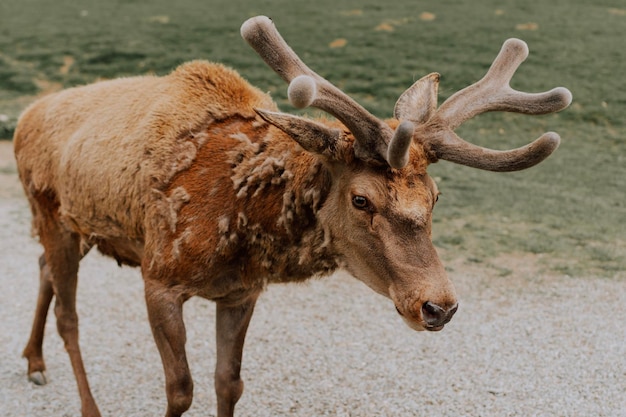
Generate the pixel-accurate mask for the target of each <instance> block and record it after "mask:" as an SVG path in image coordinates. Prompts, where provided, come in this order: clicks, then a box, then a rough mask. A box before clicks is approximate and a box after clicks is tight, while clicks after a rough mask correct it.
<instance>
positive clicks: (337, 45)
mask: <svg viewBox="0 0 626 417" xmlns="http://www.w3.org/2000/svg"><path fill="white" fill-rule="evenodd" d="M347 43H348V41H347V40H346V39H344V38H339V39H335V40H334V41H332V42H331V43H329V44H328V46H329V47H331V48H333V49H334V48H343V47H344V46H346V44H347Z"/></svg>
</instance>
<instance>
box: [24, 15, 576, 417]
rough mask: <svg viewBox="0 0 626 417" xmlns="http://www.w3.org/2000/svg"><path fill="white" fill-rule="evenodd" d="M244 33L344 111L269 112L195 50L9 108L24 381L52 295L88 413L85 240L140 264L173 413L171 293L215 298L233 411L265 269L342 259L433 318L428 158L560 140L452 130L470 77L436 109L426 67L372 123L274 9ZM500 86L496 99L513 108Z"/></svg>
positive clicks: (302, 101) (185, 379) (222, 369)
mask: <svg viewBox="0 0 626 417" xmlns="http://www.w3.org/2000/svg"><path fill="white" fill-rule="evenodd" d="M242 32H243V33H244V37H246V39H247V40H248V41H249V42H251V43H252V45H253V46H254V47H255V48H256V49H257V50H259V51H261V53H262V55H265V56H264V57H265V58H267V59H268V63H270V65H271V66H272V67H273V68H274V69H275V70H277V72H278V73H279V74H281V76H283V77H284V78H285V79H287V80H289V79H291V78H294V77H295V78H297V79H298V77H297V76H299V75H300V74H301V73H304V74H305V78H299V80H300V82H298V81H296V87H294V88H292V89H291V93H290V94H292V95H293V94H295V96H296V99H297V100H296V101H297V103H298V104H299V105H306V104H311V105H313V106H317V107H319V108H322V109H324V110H326V111H329V112H330V113H331V114H335V115H336V116H337V117H338V119H339V120H341V123H339V122H336V121H329V120H325V119H321V120H315V121H313V120H309V119H306V118H301V117H296V116H291V115H287V114H284V113H277V107H276V105H275V104H274V102H273V101H272V100H271V99H270V97H269V96H268V95H266V94H264V93H262V92H260V91H259V90H258V89H256V88H254V87H252V86H251V85H249V84H248V83H247V82H246V81H244V80H243V79H242V78H241V77H240V76H239V75H238V74H237V73H236V72H234V71H233V70H230V69H228V68H225V67H224V66H222V65H219V64H211V63H208V62H203V61H194V62H190V63H187V64H184V65H181V66H180V67H179V68H177V69H176V70H175V71H173V72H172V73H171V74H169V75H167V76H164V77H155V76H145V77H134V78H124V79H118V80H112V81H104V82H100V83H96V84H92V85H88V86H84V87H77V88H72V89H69V90H65V91H62V92H59V93H56V94H52V95H50V96H47V97H45V98H43V99H41V100H39V101H37V102H35V103H34V104H33V105H31V106H30V107H29V108H28V109H27V110H26V111H25V112H24V114H23V115H22V117H21V118H20V121H19V123H18V126H17V129H16V132H15V138H14V145H15V155H16V158H17V162H18V171H19V175H20V178H21V180H22V183H23V185H24V189H25V191H26V195H27V197H28V199H29V202H30V205H31V208H32V213H33V231H34V233H35V234H36V235H38V236H39V239H40V242H41V244H42V245H43V247H44V255H43V256H42V257H41V258H40V288H39V298H38V302H37V308H36V312H35V320H34V323H33V328H32V332H31V336H30V339H29V341H28V343H27V346H26V348H25V350H24V356H25V357H26V358H27V359H28V373H29V377H30V379H31V380H32V381H33V382H35V383H38V384H43V383H45V382H46V379H45V375H44V370H45V363H44V360H43V355H42V342H43V329H44V325H45V320H46V315H47V312H48V308H49V305H50V303H51V301H52V299H53V297H56V302H55V309H54V312H55V314H56V318H57V328H58V331H59V334H60V335H61V337H62V338H63V340H64V343H65V346H66V349H67V351H68V354H69V357H70V361H71V364H72V367H73V370H74V374H75V376H76V380H77V384H78V389H79V394H80V397H81V404H82V414H83V416H84V417H98V416H100V413H99V411H98V408H97V406H96V404H95V401H94V399H93V397H92V395H91V392H90V390H89V384H88V382H87V376H86V372H85V369H84V366H83V363H82V357H81V354H80V349H79V344H78V318H77V315H76V310H75V296H76V283H77V272H78V264H79V262H80V260H81V258H82V257H83V256H84V255H85V254H86V253H87V252H88V251H89V250H90V249H91V248H92V247H93V246H97V248H98V249H99V250H100V251H101V252H102V253H103V254H105V255H108V256H111V257H113V258H115V259H116V260H117V262H118V263H119V264H128V265H131V266H141V271H142V275H143V278H144V282H145V299H146V305H147V310H148V317H149V320H150V324H151V327H152V331H153V335H154V339H155V342H156V344H157V347H158V349H159V352H160V354H161V359H162V362H163V366H164V372H165V382H166V394H167V411H166V416H169V417H173V416H180V415H182V413H184V412H185V411H186V410H187V409H188V408H189V407H190V405H191V400H192V396H193V392H192V391H193V382H192V380H191V375H190V372H189V369H188V365H187V360H186V354H185V327H184V323H183V315H182V306H183V303H184V302H185V301H186V300H187V299H189V298H190V297H192V296H201V297H204V298H207V299H210V300H214V301H215V302H216V305H217V315H216V329H217V331H216V339H217V359H216V363H217V365H216V370H215V390H216V393H217V402H218V404H217V405H218V416H219V417H228V416H232V415H233V413H234V406H235V404H236V402H237V400H238V399H239V397H240V396H241V394H242V391H243V383H242V381H241V379H240V375H239V374H240V368H241V356H242V349H243V342H244V338H245V334H246V330H247V326H248V324H249V322H250V318H251V316H252V313H253V311H254V305H255V302H256V299H257V298H258V296H259V294H260V293H261V292H262V290H263V289H264V288H265V286H266V285H267V284H268V283H272V282H288V281H296V282H297V281H302V280H304V279H307V278H309V277H312V276H322V275H328V274H330V273H331V272H333V271H334V270H336V269H337V268H344V269H346V270H347V271H349V272H350V273H351V274H352V275H354V276H355V277H356V278H358V279H359V280H361V281H363V282H364V283H365V284H367V285H369V286H370V287H371V288H372V289H373V290H374V291H376V292H378V293H380V294H382V295H384V296H386V297H389V298H391V300H392V301H393V302H394V304H395V307H396V309H397V311H398V313H399V314H400V315H401V316H402V317H403V318H404V320H405V321H406V322H407V324H409V326H411V327H412V328H414V329H416V330H432V331H437V330H441V329H442V328H443V326H444V325H445V324H446V323H447V322H448V321H449V320H450V319H451V318H452V316H453V315H454V313H455V312H456V309H457V301H456V295H455V291H454V287H453V285H452V283H451V282H450V281H449V279H448V277H447V274H446V272H445V269H444V267H443V265H442V264H441V261H440V260H439V257H438V256H437V252H436V250H435V248H434V246H433V244H432V241H431V225H432V210H433V207H434V205H435V201H436V198H437V195H438V190H437V186H436V184H435V183H434V181H433V180H432V179H431V178H430V177H429V176H428V174H427V172H426V169H427V167H428V164H429V163H432V162H434V161H436V160H437V158H439V157H441V158H444V157H446V155H447V157H449V156H450V155H453V158H452V160H455V161H456V162H459V163H467V164H468V165H470V166H476V167H479V168H482V169H495V170H510V169H523V168H525V167H528V166H530V165H532V164H535V163H537V162H539V161H540V160H542V159H543V158H545V156H547V155H548V154H549V152H551V151H552V150H553V149H554V147H555V143H557V144H558V140H557V141H555V139H558V137H557V138H555V137H553V135H549V136H548V137H546V138H544V139H541V140H540V142H539V144H540V145H541V144H543V145H541V146H539V152H536V151H535V150H536V149H537V146H535V145H533V144H531V145H529V146H527V147H526V148H523V149H521V150H514V151H508V152H503V153H499V152H493V151H486V150H484V149H482V148H477V147H475V146H474V145H470V144H467V143H464V142H462V141H461V140H460V139H459V138H456V136H454V132H452V130H451V128H450V126H451V125H454V123H455V121H456V122H458V120H460V119H459V118H458V117H457V116H456V111H457V107H458V106H459V104H458V103H457V102H456V101H458V100H460V101H458V102H460V103H465V102H466V101H468V100H469V101H471V99H470V98H471V97H470V96H472V97H473V95H474V94H475V92H476V89H475V88H474V89H473V88H471V87H470V89H469V90H468V91H470V93H471V94H470V96H468V93H464V94H461V95H460V96H458V97H461V98H460V99H458V98H457V99H454V100H449V101H447V102H446V103H447V104H446V103H444V105H443V106H442V108H443V111H442V112H441V113H440V111H441V109H440V110H436V89H437V82H438V77H435V76H429V77H425V78H424V79H422V80H420V81H418V82H417V83H416V84H415V85H414V86H413V87H411V88H410V89H409V90H408V91H407V92H405V94H403V95H402V97H401V98H400V100H399V101H398V104H397V105H396V108H395V111H394V114H395V115H396V117H397V119H406V120H397V119H393V120H389V121H386V122H383V121H380V120H378V119H377V118H375V117H374V116H372V115H370V114H369V113H367V111H366V110H365V109H363V108H362V107H360V106H358V105H357V104H356V103H354V102H353V101H352V100H351V99H349V98H348V97H347V96H345V95H344V94H343V93H342V92H341V91H339V90H338V89H336V87H334V86H332V85H331V84H330V83H328V82H327V81H326V80H324V79H322V78H321V77H319V76H318V75H316V74H314V73H313V72H312V71H310V70H309V69H308V68H307V67H306V66H305V65H304V64H303V63H302V62H300V61H299V59H298V58H297V57H296V56H295V55H294V54H293V51H291V50H290V49H289V48H288V47H286V44H284V41H283V40H282V38H280V35H278V33H277V32H275V31H274V29H273V26H272V24H271V22H270V21H269V19H267V18H254V19H252V22H251V23H250V21H249V22H248V23H246V24H244V27H243V29H242ZM510 45H513V46H514V47H515V46H519V45H520V43H519V42H513V43H509V46H510ZM509 49H510V48H509ZM513 49H515V48H513ZM518 49H519V48H518ZM507 51H508V49H507ZM505 52H506V51H505ZM522 52H523V51H522ZM514 53H515V51H513V52H510V51H509V52H506V53H505V55H504V56H505V58H506V59H504V58H502V59H501V60H504V61H506V60H507V59H509V57H510V56H512V55H511V54H514ZM277 54H278V55H277ZM277 57H278V58H277ZM281 57H282V58H283V59H279V58H281ZM517 60H518V61H519V57H518V58H517ZM283 61H285V62H286V63H287V64H288V66H289V65H291V67H290V68H287V69H285V68H283V65H284V64H285V62H283ZM516 65H517V64H516ZM509 72H511V71H508V72H507V71H505V75H507V74H508V73H509ZM511 75H512V73H511ZM307 77H308V78H307ZM505 78H506V77H505ZM509 78H510V77H509ZM505 81H506V80H505ZM507 82H508V81H507ZM318 90H319V91H318ZM294 91H295V92H294ZM503 91H505V92H508V89H506V88H504V90H503ZM555 94H556V95H558V96H559V97H561V100H560V101H561V102H563V103H564V102H565V101H566V100H565V99H567V97H566V96H567V95H566V94H565V93H564V92H563V91H557V92H556V93H550V94H544V95H543V96H542V97H543V98H541V97H540V98H536V97H534V98H533V97H531V98H528V97H527V96H525V95H523V97H522V98H521V99H519V100H517V102H516V104H515V106H514V107H515V108H516V109H519V110H522V111H523V110H525V109H526V108H527V107H528V106H530V105H531V104H532V105H533V106H534V105H535V104H537V101H538V100H546V99H545V97H547V98H548V100H547V101H550V100H549V99H550V97H552V96H554V95H555ZM468 97H470V98H468ZM503 97H504V98H501V100H502V101H503V102H502V103H499V104H498V106H504V107H505V108H508V107H507V106H508V102H506V100H507V97H508V96H506V95H504V96H503ZM559 105H561V104H559ZM539 107H540V109H541V111H545V110H550V109H551V108H552V107H550V105H545V106H539ZM485 108H488V106H487V107H485V106H482V107H480V106H479V108H477V109H475V110H472V112H478V111H482V110H484V109H485ZM447 119H449V120H447ZM461 119H462V117H461ZM449 125H450V126H449ZM346 126H347V127H348V128H346ZM542 146H543V148H542ZM468 152H469V153H468ZM481 155H483V156H485V158H484V159H485V161H480V160H478V159H479V158H478V156H481ZM444 159H446V158H444Z"/></svg>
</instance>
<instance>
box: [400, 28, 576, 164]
mask: <svg viewBox="0 0 626 417" xmlns="http://www.w3.org/2000/svg"><path fill="white" fill-rule="evenodd" d="M527 56H528V47H527V45H526V43H525V42H523V41H521V40H519V39H509V40H507V41H506V42H505V43H504V45H503V46H502V49H501V50H500V53H499V54H498V56H497V57H496V59H495V60H494V62H493V64H492V65H491V68H490V69H489V71H488V72H487V74H486V75H485V76H484V77H483V78H482V79H481V80H480V81H478V82H476V83H475V84H472V85H470V86H469V87H466V88H464V89H463V90H461V91H459V92H457V93H455V94H454V95H452V96H451V97H450V98H448V99H447V100H446V101H445V102H444V103H443V104H442V105H441V107H439V109H437V110H435V108H436V94H437V84H438V80H439V77H438V75H437V74H431V75H430V76H427V77H424V78H423V79H422V80H420V81H418V82H417V83H416V84H415V85H414V86H413V87H411V88H410V89H409V90H407V92H405V93H404V94H403V96H402V97H401V98H400V100H398V103H397V104H396V110H395V114H396V117H398V118H399V119H408V120H412V121H414V122H415V123H419V126H418V127H417V129H416V132H415V137H416V138H417V140H419V141H421V142H422V143H423V144H424V146H426V147H427V148H428V149H429V150H430V151H431V152H432V153H433V154H434V156H435V157H436V158H440V159H445V160H448V161H452V162H456V163H459V164H463V165H467V166H471V167H474V168H479V169H485V170H489V171H518V170H522V169H526V168H529V167H531V166H533V165H535V164H537V163H539V162H541V161H542V160H544V159H545V158H546V157H548V156H549V155H550V154H551V153H552V151H554V150H555V149H556V148H557V146H558V145H559V142H560V138H559V135H558V134H556V133H554V132H548V133H546V134H544V135H542V136H541V137H540V138H539V139H537V140H535V141H534V142H532V143H530V144H528V145H526V146H524V147H521V148H518V149H513V150H509V151H495V150H492V149H487V148H482V147H480V146H476V145H473V144H471V143H468V142H465V141H464V140H463V139H461V138H460V137H459V136H458V135H457V134H456V133H454V129H456V128H457V127H458V126H460V125H461V124H462V123H463V122H465V121H466V120H468V119H471V118H472V117H474V116H476V115H478V114H481V113H485V112H490V111H509V112H517V113H525V114H546V113H552V112H557V111H559V110H562V109H564V108H566V107H567V106H568V105H569V104H570V103H571V101H572V94H571V93H570V92H569V90H567V89H566V88H563V87H558V88H554V89H552V90H550V91H547V92H544V93H537V94H529V93H524V92H520V91H516V90H514V89H513V88H511V87H510V86H509V82H510V81H511V78H512V77H513V74H514V73H515V71H516V70H517V68H518V67H519V65H520V64H521V63H522V62H523V61H524V60H525V59H526V57H527ZM413 96H418V97H420V98H421V102H425V104H423V103H418V101H419V100H416V99H415V98H414V97H413ZM433 96H434V98H433ZM409 103H413V104H415V103H418V104H417V105H418V107H419V108H415V109H413V110H411V109H410V108H408V107H409ZM425 106H426V107H425Z"/></svg>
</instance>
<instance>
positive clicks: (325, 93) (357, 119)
mask: <svg viewBox="0 0 626 417" xmlns="http://www.w3.org/2000/svg"><path fill="white" fill-rule="evenodd" d="M241 36H242V37H243V38H244V39H245V40H246V41H247V42H248V43H249V44H250V46H252V48H253V49H254V50H255V51H256V52H257V53H258V54H259V55H260V56H261V58H263V60H264V61H265V62H266V63H267V64H268V65H269V66H270V68H272V69H273V70H274V71H275V72H276V73H277V74H278V75H280V77H281V78H282V79H283V80H285V81H286V82H288V83H289V89H288V95H289V100H290V101H291V103H292V104H293V105H294V106H296V107H298V108H303V107H307V106H312V107H316V108H318V109H320V110H323V111H325V112H327V113H329V114H331V115H333V116H335V117H336V118H337V119H339V120H340V121H341V122H342V123H343V124H344V125H345V126H346V127H347V128H348V129H349V130H350V132H352V134H353V135H354V137H355V138H356V143H355V154H356V156H357V157H358V158H359V159H363V160H366V161H371V160H378V161H381V160H382V161H386V162H387V163H388V164H389V165H391V166H393V167H394V168H402V167H403V166H404V165H406V162H405V161H406V159H407V158H406V157H405V156H406V155H408V149H409V146H410V143H411V141H410V140H405V137H406V130H407V126H404V128H403V130H402V131H401V132H399V133H398V136H401V138H397V137H395V136H394V132H393V131H392V129H391V128H390V127H389V126H387V125H386V124H385V123H383V122H382V121H381V120H379V119H378V118H376V117H375V116H373V115H372V114H370V113H369V112H368V111H367V110H366V109H365V108H364V107H362V106H361V105H360V104H358V103H357V102H356V101H354V100H353V99H352V98H350V97H349V96H348V95H346V94H345V93H343V92H342V91H341V90H339V89H338V88H337V87H335V86H334V85H332V84H331V83H330V82H328V81H327V80H326V79H324V78H323V77H321V76H320V75H318V74H317V73H315V72H314V71H313V70H311V69H310V68H309V67H308V66H306V64H305V63H304V62H302V60H301V59H300V58H299V57H298V56H297V55H296V53H295V52H294V51H293V50H292V49H291V48H290V47H289V45H287V43H286V42H285V40H284V39H283V38H282V36H281V35H280V33H278V31H277V30H276V28H275V27H274V24H273V22H272V20H271V19H270V18H268V17H266V16H256V17H253V18H251V19H248V20H247V21H246V22H244V24H243V25H242V26H241ZM411 134H412V132H411ZM390 143H391V147H392V148H393V149H392V150H389V146H390ZM398 155H400V157H398ZM403 155H404V156H403Z"/></svg>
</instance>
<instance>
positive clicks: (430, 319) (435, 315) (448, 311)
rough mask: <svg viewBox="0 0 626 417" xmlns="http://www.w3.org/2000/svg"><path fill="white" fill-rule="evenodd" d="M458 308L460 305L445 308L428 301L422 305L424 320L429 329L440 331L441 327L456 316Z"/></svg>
mask: <svg viewBox="0 0 626 417" xmlns="http://www.w3.org/2000/svg"><path fill="white" fill-rule="evenodd" d="M458 308H459V304H458V303H456V304H454V305H453V306H451V307H449V308H443V307H441V306H438V305H437V304H435V303H431V302H430V301H426V302H425V303H424V304H423V305H422V318H423V319H424V322H425V323H426V325H427V326H428V327H427V328H429V329H432V330H439V329H440V328H441V326H443V325H444V324H446V323H447V322H449V321H450V320H451V319H452V316H454V313H456V310H457V309H458Z"/></svg>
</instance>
